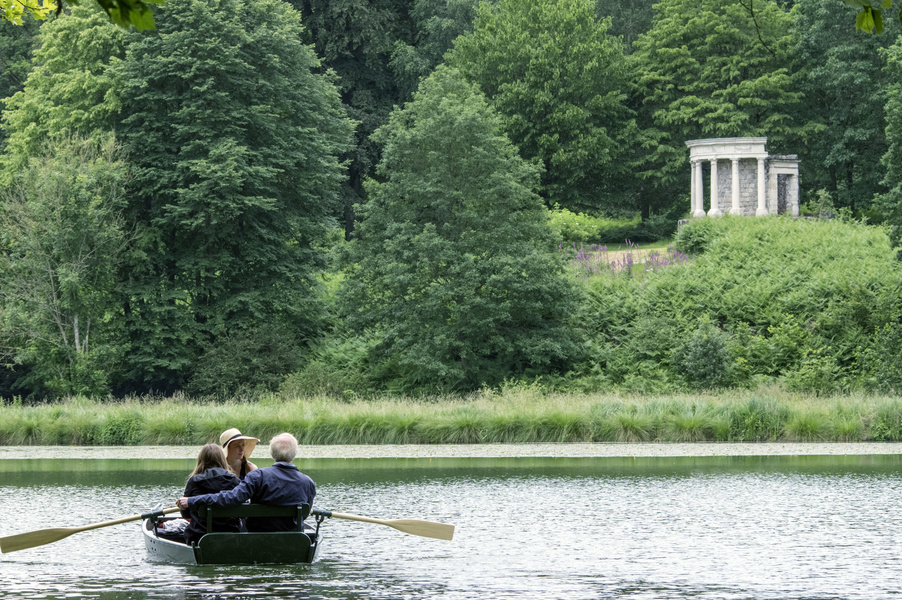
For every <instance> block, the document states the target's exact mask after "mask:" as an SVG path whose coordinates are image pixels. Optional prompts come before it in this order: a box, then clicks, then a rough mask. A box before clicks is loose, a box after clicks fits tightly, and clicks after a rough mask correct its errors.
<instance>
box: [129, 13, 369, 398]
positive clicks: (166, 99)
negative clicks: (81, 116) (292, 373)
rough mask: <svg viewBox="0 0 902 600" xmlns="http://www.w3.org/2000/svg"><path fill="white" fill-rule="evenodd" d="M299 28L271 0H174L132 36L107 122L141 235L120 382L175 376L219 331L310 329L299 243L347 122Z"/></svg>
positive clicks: (322, 212)
mask: <svg viewBox="0 0 902 600" xmlns="http://www.w3.org/2000/svg"><path fill="white" fill-rule="evenodd" d="M302 37H303V28H302V26H301V22H300V15H299V14H298V13H297V12H296V11H294V10H293V9H292V8H291V7H290V6H288V5H287V4H285V3H283V2H281V1H280V0H254V1H252V2H238V1H237V0H223V1H208V0H172V1H171V2H170V3H169V4H167V6H166V8H165V9H161V10H160V11H159V19H158V27H157V31H156V32H155V33H153V34H150V35H147V34H141V33H133V34H130V39H129V45H128V52H127V57H126V59H125V61H124V62H123V63H122V77H123V81H124V88H123V96H122V98H123V100H122V101H123V106H124V113H123V114H124V115H126V116H125V118H124V120H123V122H122V123H121V125H120V126H119V129H120V131H121V133H122V136H123V140H124V142H125V144H126V147H127V148H128V149H129V150H130V155H131V160H132V163H133V165H134V172H135V183H136V186H135V187H136V193H135V195H134V197H133V200H132V202H131V204H130V211H131V217H132V218H133V219H134V220H135V223H136V225H137V226H138V228H139V229H138V232H139V235H140V236H141V241H142V245H141V248H140V250H141V254H140V256H139V255H137V254H136V263H135V264H134V265H132V272H131V275H130V277H129V280H130V287H129V295H128V298H127V304H126V315H127V318H128V321H129V324H130V331H131V335H132V337H133V341H134V344H135V349H134V351H133V352H132V354H131V355H130V357H131V358H132V359H133V361H134V362H133V365H132V368H133V373H134V375H133V376H134V377H137V378H139V379H144V378H153V377H159V376H161V375H162V376H165V377H167V378H170V380H171V381H172V382H180V383H181V382H183V381H184V380H183V378H184V377H185V375H186V373H187V372H188V371H189V369H190V365H191V362H192V360H193V359H194V358H195V357H197V356H198V355H199V353H201V352H202V349H203V348H204V347H206V346H208V345H209V344H212V343H213V342H214V341H215V340H217V339H218V338H220V337H222V336H225V335H231V334H233V333H235V332H242V331H244V332H247V331H249V330H255V329H257V328H259V327H260V326H261V325H262V324H272V323H282V324H284V326H285V327H287V328H288V330H290V331H292V332H293V333H292V335H296V336H303V335H305V332H306V334H309V333H310V332H311V331H314V330H315V329H316V327H317V325H316V324H317V321H318V318H319V312H320V311H319V309H318V308H317V306H318V301H317V294H316V293H315V290H316V288H317V285H318V284H317V283H316V281H315V280H314V278H313V276H312V275H313V273H314V272H315V270H316V269H318V268H319V267H321V266H322V264H323V262H322V261H323V257H322V255H321V254H319V253H316V252H314V251H313V250H312V245H313V244H316V243H318V242H319V241H320V240H321V239H322V238H323V237H324V236H325V231H326V226H327V224H328V216H329V215H330V214H332V213H333V212H334V207H335V206H336V204H337V192H338V187H339V184H340V182H341V181H342V179H343V177H344V169H343V167H342V165H341V164H340V163H339V160H338V156H339V155H340V154H341V153H342V152H344V151H346V150H347V148H348V143H349V139H350V134H351V129H352V125H351V123H350V122H349V121H348V119H347V118H346V116H345V113H344V110H343V108H342V106H341V101H340V98H339V95H338V91H337V90H336V88H335V85H334V83H333V78H332V76H331V75H330V74H321V73H319V72H318V70H319V61H318V59H317V58H316V56H315V54H314V52H313V49H312V48H311V47H309V46H307V45H305V44H304V43H303V42H302ZM249 347H250V346H249Z"/></svg>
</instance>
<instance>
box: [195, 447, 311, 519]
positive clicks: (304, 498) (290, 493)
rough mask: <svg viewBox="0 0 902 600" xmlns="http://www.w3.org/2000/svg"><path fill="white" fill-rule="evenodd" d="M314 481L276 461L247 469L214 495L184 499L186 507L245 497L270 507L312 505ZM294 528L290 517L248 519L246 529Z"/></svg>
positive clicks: (232, 502) (220, 503)
mask: <svg viewBox="0 0 902 600" xmlns="http://www.w3.org/2000/svg"><path fill="white" fill-rule="evenodd" d="M315 496H316V484H314V483H313V480H312V479H310V478H309V477H307V476H306V475H304V474H303V473H301V472H300V471H299V470H298V468H297V467H296V466H294V465H293V464H291V463H286V462H277V463H275V464H274V465H273V466H271V467H263V468H262V469H257V470H255V471H251V472H250V473H248V474H247V476H245V478H244V480H243V481H242V482H241V483H240V484H238V486H237V487H235V488H232V489H231V490H228V491H224V492H219V493H218V494H207V495H204V496H194V497H189V498H188V506H189V508H190V507H192V506H194V505H195V504H198V503H200V504H207V505H210V506H234V505H236V504H241V503H242V502H244V501H245V500H250V501H251V502H252V503H254V504H268V505H270V506H295V505H298V504H309V505H310V506H313V498H314V497H315ZM296 528H297V519H294V518H292V517H272V518H248V520H247V530H248V531H291V530H293V529H296Z"/></svg>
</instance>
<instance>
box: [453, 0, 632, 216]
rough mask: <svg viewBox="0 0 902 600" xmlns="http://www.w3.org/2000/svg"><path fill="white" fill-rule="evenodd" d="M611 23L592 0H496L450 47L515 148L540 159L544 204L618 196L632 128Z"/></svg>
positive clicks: (617, 199) (582, 204) (572, 204)
mask: <svg viewBox="0 0 902 600" xmlns="http://www.w3.org/2000/svg"><path fill="white" fill-rule="evenodd" d="M609 27H610V22H609V21H599V20H598V19H597V17H596V16H595V9H594V5H593V4H592V3H591V2H590V1H589V0H501V1H500V2H499V3H498V4H497V5H490V4H481V5H480V6H479V9H478V11H477V17H476V22H475V28H474V31H473V32H472V33H471V34H469V35H466V36H462V37H459V38H457V40H456V41H455V43H454V49H453V50H452V51H451V52H450V53H449V54H448V61H449V64H450V65H452V66H454V67H456V68H458V69H460V70H461V72H462V73H463V74H464V75H465V76H466V77H467V78H468V79H469V80H470V81H473V82H475V83H477V84H478V85H479V86H480V87H481V88H482V90H483V92H485V94H486V96H488V98H489V100H490V101H491V103H492V106H493V107H494V108H495V109H496V110H497V111H498V113H499V114H500V115H501V116H502V118H503V120H504V131H505V133H506V134H507V135H508V137H509V138H510V139H511V141H512V142H513V143H514V144H515V145H516V146H517V147H518V148H519V149H520V154H521V156H523V157H524V158H526V159H529V160H535V161H537V162H539V163H540V164H542V165H543V166H544V167H545V171H544V174H543V176H542V190H543V194H544V196H545V198H546V201H547V202H548V203H549V205H554V204H556V203H557V204H560V205H561V206H563V207H566V208H569V209H573V210H596V211H597V210H602V209H605V208H611V207H618V206H620V205H622V203H623V202H622V197H621V192H622V191H623V179H622V177H623V176H624V175H625V174H626V165H625V163H624V161H623V160H622V158H623V155H624V151H625V147H626V145H627V142H628V140H629V139H630V138H631V137H632V136H633V135H634V134H635V126H634V122H633V119H632V115H631V112H630V111H629V110H628V109H627V108H626V104H625V101H626V98H627V91H628V76H627V71H626V61H625V58H624V54H623V47H622V45H621V44H620V42H619V41H618V40H616V39H614V38H612V37H610V36H608V35H607V31H608V28H609Z"/></svg>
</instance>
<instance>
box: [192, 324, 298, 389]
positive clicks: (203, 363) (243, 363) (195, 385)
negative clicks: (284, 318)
mask: <svg viewBox="0 0 902 600" xmlns="http://www.w3.org/2000/svg"><path fill="white" fill-rule="evenodd" d="M296 335H297V333H296V332H293V331H292V330H290V329H289V328H287V327H280V326H278V325H263V326H261V327H258V328H256V329H251V330H245V331H239V332H234V333H231V334H229V335H225V336H223V337H221V338H219V339H218V340H217V341H216V343H214V344H212V345H209V346H207V348H206V351H205V353H204V355H203V356H202V357H201V358H200V360H199V361H198V364H197V366H196V367H195V370H194V374H193V376H192V378H191V380H190V381H189V384H188V387H187V390H188V392H189V393H191V394H197V395H218V396H232V395H236V394H240V393H246V392H247V391H249V390H262V391H274V390H276V389H278V387H279V384H280V383H281V382H282V380H283V379H284V378H285V376H286V375H288V374H289V373H291V372H292V371H294V370H296V369H297V368H298V367H299V366H300V363H301V352H302V350H301V346H300V344H299V343H298V340H297V337H296Z"/></svg>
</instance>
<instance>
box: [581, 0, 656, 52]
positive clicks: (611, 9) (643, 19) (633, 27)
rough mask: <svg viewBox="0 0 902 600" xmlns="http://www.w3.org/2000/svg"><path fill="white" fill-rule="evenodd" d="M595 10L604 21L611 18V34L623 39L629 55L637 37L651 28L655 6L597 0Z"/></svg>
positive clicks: (628, 0)
mask: <svg viewBox="0 0 902 600" xmlns="http://www.w3.org/2000/svg"><path fill="white" fill-rule="evenodd" d="M595 10H596V12H597V13H598V16H599V17H600V18H602V19H604V18H606V17H610V19H611V30H610V34H611V35H614V36H618V37H621V38H622V39H623V43H624V47H625V49H626V51H627V53H629V52H630V51H631V49H632V45H633V42H634V41H635V40H636V38H637V37H639V36H640V35H642V34H643V33H646V32H647V31H648V30H649V29H650V28H651V22H652V19H653V18H654V4H653V3H652V2H645V0H596V2H595Z"/></svg>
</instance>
